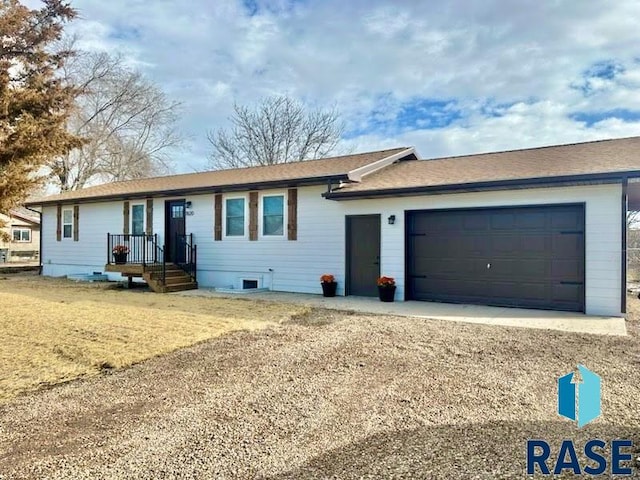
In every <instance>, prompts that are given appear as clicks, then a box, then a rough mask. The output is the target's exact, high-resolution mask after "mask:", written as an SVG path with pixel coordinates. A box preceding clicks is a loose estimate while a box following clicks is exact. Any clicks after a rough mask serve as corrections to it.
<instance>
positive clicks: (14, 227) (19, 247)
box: [0, 208, 40, 263]
mask: <svg viewBox="0 0 640 480" xmlns="http://www.w3.org/2000/svg"><path fill="white" fill-rule="evenodd" d="M0 220H2V221H3V222H4V224H5V226H4V228H2V230H3V232H4V233H6V234H7V235H9V241H8V242H6V241H4V240H3V239H2V238H0V263H8V262H36V261H38V259H39V255H40V219H39V218H38V216H37V214H36V213H35V212H32V211H30V210H27V209H25V208H18V209H15V210H11V211H10V212H9V214H8V215H4V214H2V213H0Z"/></svg>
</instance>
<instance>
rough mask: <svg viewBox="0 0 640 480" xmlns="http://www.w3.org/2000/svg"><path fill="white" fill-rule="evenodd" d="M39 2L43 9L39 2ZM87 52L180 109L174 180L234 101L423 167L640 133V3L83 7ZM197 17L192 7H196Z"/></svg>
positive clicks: (295, 0)
mask: <svg viewBox="0 0 640 480" xmlns="http://www.w3.org/2000/svg"><path fill="white" fill-rule="evenodd" d="M28 3H29V4H30V5H37V2H36V0H29V1H28ZM72 5H74V6H75V7H76V8H77V9H78V10H79V13H80V17H81V18H80V19H79V20H77V21H76V22H74V23H73V24H72V26H71V27H70V30H72V31H73V33H75V34H76V35H78V37H79V41H80V46H81V47H83V48H86V49H94V50H109V51H119V52H121V53H122V54H123V55H125V56H126V57H127V58H128V59H129V61H130V62H131V63H133V64H135V65H136V66H137V67H138V68H139V69H141V70H142V71H143V72H144V73H145V74H146V75H147V76H149V77H150V78H152V79H153V80H154V81H156V82H157V83H158V84H159V85H160V86H161V87H162V88H163V89H164V90H165V91H166V92H167V94H168V95H169V96H170V97H171V98H172V99H175V100H178V101H180V102H182V104H183V109H182V120H181V124H180V127H181V129H182V130H183V132H184V133H185V135H187V137H188V141H187V142H186V145H185V147H184V149H183V150H182V151H180V152H176V154H175V158H176V162H175V163H176V170H177V171H181V172H182V171H190V170H193V169H202V168H204V167H205V166H206V163H207V155H208V153H209V152H210V147H209V144H208V142H207V140H206V132H207V131H208V130H209V129H215V128H218V127H224V126H226V125H228V117H229V115H230V114H231V113H232V106H233V102H234V101H237V102H239V103H246V104H251V103H254V102H257V101H258V100H259V99H260V98H262V97H265V96H267V95H273V94H287V95H290V96H292V97H295V98H297V99H300V100H301V101H304V102H306V103H307V104H309V105H310V106H313V107H317V106H328V107H331V106H334V105H335V106H337V107H338V109H339V110H340V111H341V113H342V116H343V119H344V121H345V123H346V126H347V129H346V133H345V138H344V141H343V142H342V144H341V146H340V149H341V151H344V152H352V151H354V152H355V151H367V150H375V149H380V148H387V147H392V146H399V145H413V146H415V147H416V148H417V149H418V152H419V153H420V154H421V156H422V157H425V158H430V157H438V156H443V155H458V154H465V153H474V152H486V151H492V150H502V149H514V148H525V147H532V146H539V145H549V144H557V143H569V142H577V141H585V140H595V139H602V138H612V137H624V136H632V135H640V28H638V25H640V2H637V1H636V0H631V1H629V0H619V1H616V2H611V1H594V0H585V1H582V2H576V1H574V0H569V1H566V0H557V1H553V2H539V1H529V0H524V1H520V2H505V1H503V0H494V1H491V0H486V1H483V2H469V1H467V0H456V1H449V2H415V1H380V0H371V1H364V0H354V1H348V2H345V1H344V0H339V1H338V0H324V1H320V0H265V1H263V0H237V1H232V0H229V1H225V0H221V1H217V2H211V1H209V0H192V1H190V2H187V3H185V2H176V1H174V0H161V1H160V0H145V1H140V0H127V1H125V0H110V1H108V2H105V1H104V0H76V1H72ZM185 7H186V8H185Z"/></svg>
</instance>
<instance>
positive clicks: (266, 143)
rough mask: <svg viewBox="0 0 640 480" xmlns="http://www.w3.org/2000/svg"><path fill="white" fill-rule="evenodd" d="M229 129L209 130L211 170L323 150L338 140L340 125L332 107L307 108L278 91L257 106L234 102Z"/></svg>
mask: <svg viewBox="0 0 640 480" xmlns="http://www.w3.org/2000/svg"><path fill="white" fill-rule="evenodd" d="M234 112H235V113H234V115H233V116H232V117H231V118H230V119H229V120H230V121H231V123H232V125H233V127H232V128H231V129H229V130H225V129H219V130H217V131H210V132H209V133H208V135H207V138H208V139H209V142H211V145H212V146H213V153H212V154H211V156H210V166H211V167H212V168H214V169H222V168H237V167H251V166H256V165H273V164H277V163H289V162H295V161H299V160H309V159H313V158H320V157H324V156H326V155H328V154H329V153H330V152H331V151H332V150H334V148H335V147H336V145H337V144H338V142H339V140H340V137H341V136H342V132H343V131H344V124H343V123H342V122H341V121H340V118H339V114H338V112H337V110H336V109H335V108H333V109H330V110H321V109H314V110H307V109H305V107H304V105H302V104H301V103H299V102H297V101H295V100H293V99H291V98H289V97H283V96H276V97H268V98H266V99H265V100H263V101H262V102H261V103H260V104H259V105H257V106H254V107H248V106H244V105H238V104H237V103H236V104H234Z"/></svg>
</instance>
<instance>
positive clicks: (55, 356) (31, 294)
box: [0, 275, 305, 402]
mask: <svg viewBox="0 0 640 480" xmlns="http://www.w3.org/2000/svg"><path fill="white" fill-rule="evenodd" d="M0 312H1V313H0V341H1V342H2V349H0V402H3V401H6V400H7V399H10V398H12V397H15V396H16V395H18V394H20V393H22V392H26V391H30V390H34V389H37V388H39V387H42V386H47V385H53V384H58V383H61V382H66V381H69V380H72V379H75V378H78V377H84V376H90V375H96V374H98V373H100V372H101V371H104V370H109V369H113V368H122V367H127V366H129V365H132V364H135V363H138V362H140V361H143V360H145V359H148V358H151V357H154V356H157V355H161V354H164V353H167V352H171V351H173V350H176V349H179V348H182V347H185V346H188V345H192V344H195V343H198V342H202V341H204V340H208V339H211V338H214V337H218V336H220V335H223V334H225V333H228V332H231V331H235V330H255V329H260V328H264V327H267V326H269V325H273V324H275V323H278V322H281V321H283V320H287V319H289V318H291V317H292V315H298V314H302V313H304V312H305V307H300V306H293V305H281V304H274V303H265V302H257V301H252V300H246V299H231V300H229V299H202V298H184V297H179V296H174V295H158V294H154V293H150V292H147V291H144V292H143V291H140V290H137V291H136V290H131V291H129V290H124V289H117V288H115V285H113V284H101V283H96V284H86V283H75V282H70V281H66V280H61V279H45V278H40V277H37V276H32V275H9V276H2V277H0Z"/></svg>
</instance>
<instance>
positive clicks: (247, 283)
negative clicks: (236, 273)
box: [242, 278, 258, 290]
mask: <svg viewBox="0 0 640 480" xmlns="http://www.w3.org/2000/svg"><path fill="white" fill-rule="evenodd" d="M250 288H258V280H249V279H246V278H244V279H242V289H243V290H248V289H250Z"/></svg>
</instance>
